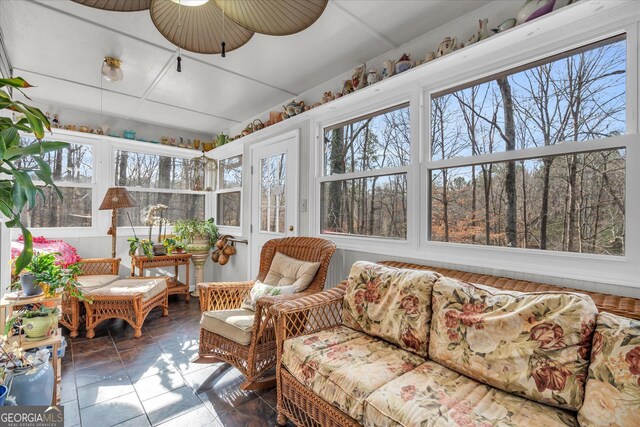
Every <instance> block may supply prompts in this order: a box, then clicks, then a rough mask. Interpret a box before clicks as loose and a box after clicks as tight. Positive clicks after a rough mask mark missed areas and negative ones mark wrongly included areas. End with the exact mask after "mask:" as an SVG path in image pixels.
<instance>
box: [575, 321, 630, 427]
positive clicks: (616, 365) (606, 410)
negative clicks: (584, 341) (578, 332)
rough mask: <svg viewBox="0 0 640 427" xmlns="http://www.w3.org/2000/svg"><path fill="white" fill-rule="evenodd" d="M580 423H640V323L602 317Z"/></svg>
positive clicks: (591, 426) (594, 426)
mask: <svg viewBox="0 0 640 427" xmlns="http://www.w3.org/2000/svg"><path fill="white" fill-rule="evenodd" d="M578 422H580V426H582V427H604V426H607V427H614V426H618V427H624V426H629V427H631V426H637V425H639V424H640V320H632V319H627V318H625V317H621V316H616V315H613V314H609V313H600V315H599V316H598V322H597V325H596V332H595V333H594V334H593V341H592V344H591V364H590V365H589V377H588V378H587V387H586V391H585V396H584V403H583V404H582V408H580V412H578Z"/></svg>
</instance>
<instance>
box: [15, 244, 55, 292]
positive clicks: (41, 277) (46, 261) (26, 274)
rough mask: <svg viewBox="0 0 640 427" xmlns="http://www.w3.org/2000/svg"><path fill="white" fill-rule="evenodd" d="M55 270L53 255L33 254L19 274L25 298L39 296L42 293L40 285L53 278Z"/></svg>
mask: <svg viewBox="0 0 640 427" xmlns="http://www.w3.org/2000/svg"><path fill="white" fill-rule="evenodd" d="M55 269H56V256H55V254H53V253H40V254H34V255H33V258H31V262H30V263H29V264H28V265H27V266H26V267H25V268H24V270H23V272H22V273H21V274H20V286H21V287H22V293H23V294H24V295H25V296H36V295H40V294H41V293H42V291H43V287H42V284H44V283H47V281H50V280H51V279H52V277H53V274H52V272H53V271H54V270H55Z"/></svg>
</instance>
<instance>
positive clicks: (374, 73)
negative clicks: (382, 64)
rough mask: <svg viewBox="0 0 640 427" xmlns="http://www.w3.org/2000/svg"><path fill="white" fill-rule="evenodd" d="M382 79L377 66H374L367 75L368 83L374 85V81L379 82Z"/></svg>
mask: <svg viewBox="0 0 640 427" xmlns="http://www.w3.org/2000/svg"><path fill="white" fill-rule="evenodd" d="M379 81H380V74H378V69H377V68H372V69H371V70H369V74H368V75H367V85H372V84H374V83H378V82H379Z"/></svg>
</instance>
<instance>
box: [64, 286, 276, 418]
mask: <svg viewBox="0 0 640 427" xmlns="http://www.w3.org/2000/svg"><path fill="white" fill-rule="evenodd" d="M199 320H200V309H199V305H198V300H197V299H192V300H191V302H190V303H186V302H184V300H183V299H182V298H180V299H178V298H177V297H175V296H172V297H171V298H170V301H169V317H161V311H160V310H158V309H156V310H154V311H153V312H151V313H150V314H149V317H148V318H147V320H146V322H145V326H144V330H143V336H142V338H139V339H134V338H133V329H132V328H131V327H129V325H127V324H126V323H124V322H122V321H120V320H114V321H111V322H105V323H103V324H102V325H100V328H99V329H97V330H96V337H95V338H94V339H92V340H87V339H85V338H84V336H83V335H84V333H83V332H81V334H80V337H78V338H75V339H70V338H69V337H67V341H68V342H69V343H70V345H68V346H67V353H66V355H65V357H64V359H63V361H62V395H61V403H62V405H63V406H64V408H65V409H64V411H65V426H69V427H71V426H84V427H108V426H114V425H118V426H127V427H134V426H135V427H138V426H152V425H153V426H163V427H168V426H180V427H199V426H214V427H220V426H229V427H236V426H274V425H276V412H275V406H276V393H275V389H272V390H268V391H261V392H254V391H242V390H241V389H240V388H239V385H240V384H241V383H242V382H243V379H242V376H241V374H240V373H239V372H238V371H237V370H236V369H234V368H231V367H229V366H228V365H224V364H220V363H217V364H192V363H189V360H190V359H191V358H192V357H193V356H194V355H195V354H196V353H197V352H198V334H199V325H198V322H199ZM216 374H217V375H216Z"/></svg>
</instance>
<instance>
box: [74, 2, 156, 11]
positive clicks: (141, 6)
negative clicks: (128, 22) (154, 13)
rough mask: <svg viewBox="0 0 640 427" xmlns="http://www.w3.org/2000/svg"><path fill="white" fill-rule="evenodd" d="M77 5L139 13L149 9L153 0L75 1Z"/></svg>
mask: <svg viewBox="0 0 640 427" xmlns="http://www.w3.org/2000/svg"><path fill="white" fill-rule="evenodd" d="M73 1H74V2H76V3H79V4H82V5H85V6H89V7H95V8H96V9H102V10H111V11H114V12H137V11H139V10H146V9H149V3H151V0H73Z"/></svg>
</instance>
